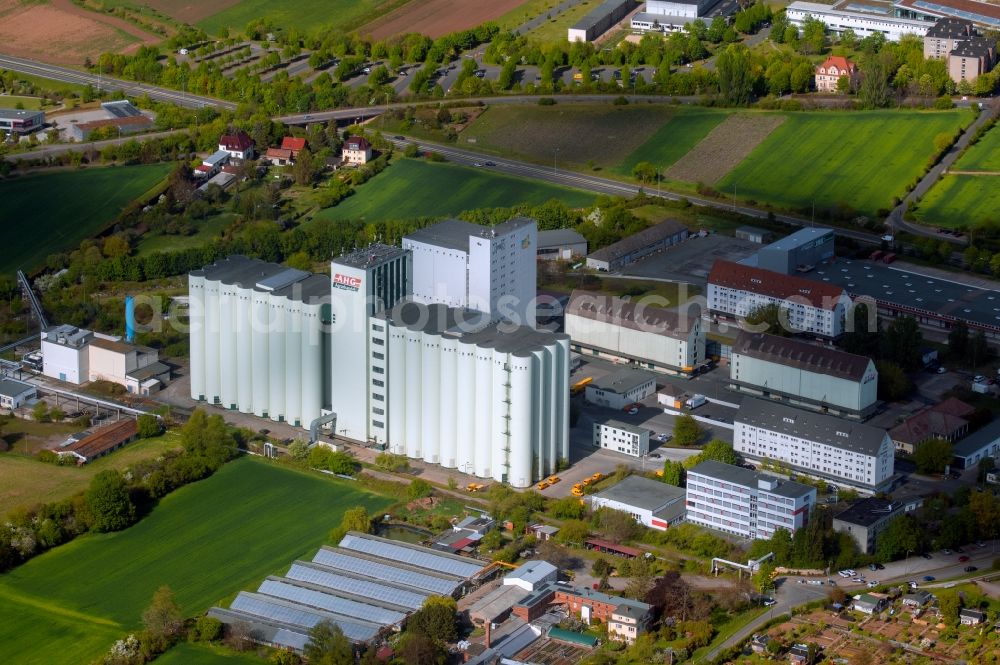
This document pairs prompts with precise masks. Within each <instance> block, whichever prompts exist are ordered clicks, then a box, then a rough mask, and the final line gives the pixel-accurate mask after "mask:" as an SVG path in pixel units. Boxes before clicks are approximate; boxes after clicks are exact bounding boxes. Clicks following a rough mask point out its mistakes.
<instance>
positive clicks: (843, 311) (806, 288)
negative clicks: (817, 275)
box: [707, 260, 851, 338]
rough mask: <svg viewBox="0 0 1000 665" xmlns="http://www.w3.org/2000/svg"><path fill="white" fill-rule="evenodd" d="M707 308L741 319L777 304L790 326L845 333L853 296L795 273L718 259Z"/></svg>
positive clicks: (813, 331)
mask: <svg viewBox="0 0 1000 665" xmlns="http://www.w3.org/2000/svg"><path fill="white" fill-rule="evenodd" d="M707 299H708V311H709V313H711V314H714V315H716V316H721V317H723V318H735V319H742V318H743V317H745V316H747V314H749V313H751V312H753V311H754V310H756V309H759V308H761V307H765V306H767V305H778V306H779V307H780V308H781V310H782V313H783V317H784V319H785V321H787V324H788V326H789V327H790V328H792V329H793V330H794V331H797V332H803V333H807V334H811V335H815V336H817V337H824V338H836V337H839V336H840V335H842V334H843V333H844V327H845V324H846V321H847V312H848V310H849V309H850V307H851V298H850V296H848V295H847V292H846V291H844V289H842V288H840V287H837V286H834V285H832V284H825V283H823V282H815V281H813V280H809V279H803V278H801V277H796V276H794V275H784V274H782V273H778V272H773V271H770V270H764V269H762V268H756V267H753V266H749V265H744V264H742V263H733V262H732V261H723V260H716V262H715V264H714V265H713V266H712V271H711V272H710V273H709V275H708V296H707Z"/></svg>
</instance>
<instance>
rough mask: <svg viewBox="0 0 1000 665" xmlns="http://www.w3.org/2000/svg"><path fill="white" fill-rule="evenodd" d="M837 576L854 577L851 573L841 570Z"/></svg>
mask: <svg viewBox="0 0 1000 665" xmlns="http://www.w3.org/2000/svg"><path fill="white" fill-rule="evenodd" d="M837 574H838V575H840V576H841V577H852V575H851V573H850V572H849V571H846V570H841V571H840V572H838V573H837Z"/></svg>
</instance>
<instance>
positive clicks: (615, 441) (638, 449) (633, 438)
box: [594, 420, 649, 457]
mask: <svg viewBox="0 0 1000 665" xmlns="http://www.w3.org/2000/svg"><path fill="white" fill-rule="evenodd" d="M594 445H595V446H597V447H598V448H604V449H605V450H613V451H615V452H616V453H622V454H624V455H629V456H631V457H645V456H646V455H648V454H649V430H648V429H645V428H643V427H636V426H635V425H629V424H628V423H623V422H621V421H619V420H606V421H604V422H603V423H594Z"/></svg>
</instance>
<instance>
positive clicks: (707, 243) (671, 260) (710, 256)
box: [622, 233, 760, 285]
mask: <svg viewBox="0 0 1000 665" xmlns="http://www.w3.org/2000/svg"><path fill="white" fill-rule="evenodd" d="M759 249H760V245H758V244H757V243H753V242H750V241H749V240H741V239H739V238H733V237H732V236H723V235H719V234H717V233H710V234H709V235H707V236H705V237H704V238H701V237H697V236H691V237H690V238H689V239H688V240H686V241H685V242H682V243H681V244H679V245H675V246H673V247H671V248H670V249H668V250H666V251H665V252H657V253H656V254H653V255H651V256H648V257H646V258H645V259H642V260H641V261H638V262H636V263H633V264H632V265H630V266H628V267H627V268H625V269H624V270H622V273H623V274H626V275H634V276H637V277H658V278H661V279H672V280H676V281H681V282H690V283H694V284H699V285H704V284H705V282H706V281H707V279H708V273H709V271H710V270H711V269H712V264H713V263H714V262H715V260H716V259H723V260H726V261H739V260H741V259H744V258H746V257H748V256H750V255H751V254H753V253H754V252H756V251H757V250H759Z"/></svg>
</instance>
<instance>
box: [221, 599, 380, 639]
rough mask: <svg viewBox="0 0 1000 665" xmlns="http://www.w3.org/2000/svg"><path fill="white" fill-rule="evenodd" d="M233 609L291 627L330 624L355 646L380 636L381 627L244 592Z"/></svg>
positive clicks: (235, 602)
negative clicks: (354, 642) (326, 622)
mask: <svg viewBox="0 0 1000 665" xmlns="http://www.w3.org/2000/svg"><path fill="white" fill-rule="evenodd" d="M231 607H232V609H234V610H237V611H240V612H245V613H247V614H253V615H254V616H258V617H262V618H264V619H270V620H272V621H279V622H281V623H287V624H290V625H292V626H301V627H303V628H312V627H313V626H315V625H316V624H318V623H320V622H321V621H330V622H332V623H334V624H336V625H337V626H339V627H340V629H341V630H342V631H344V635H345V636H346V637H347V638H348V639H349V640H353V641H356V642H367V641H368V640H370V639H372V638H373V637H375V636H376V635H377V634H378V630H379V629H378V626H376V625H374V624H370V623H365V622H361V621H351V620H350V619H348V618H346V617H340V616H339V615H334V614H333V613H330V612H324V611H320V610H313V609H310V608H307V607H304V606H296V605H294V604H291V603H287V602H285V601H279V600H271V599H269V598H267V597H266V596H260V595H258V594H253V593H247V592H246V591H241V592H240V594H239V595H238V596H236V599H235V600H234V601H233V603H232V605H231Z"/></svg>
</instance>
